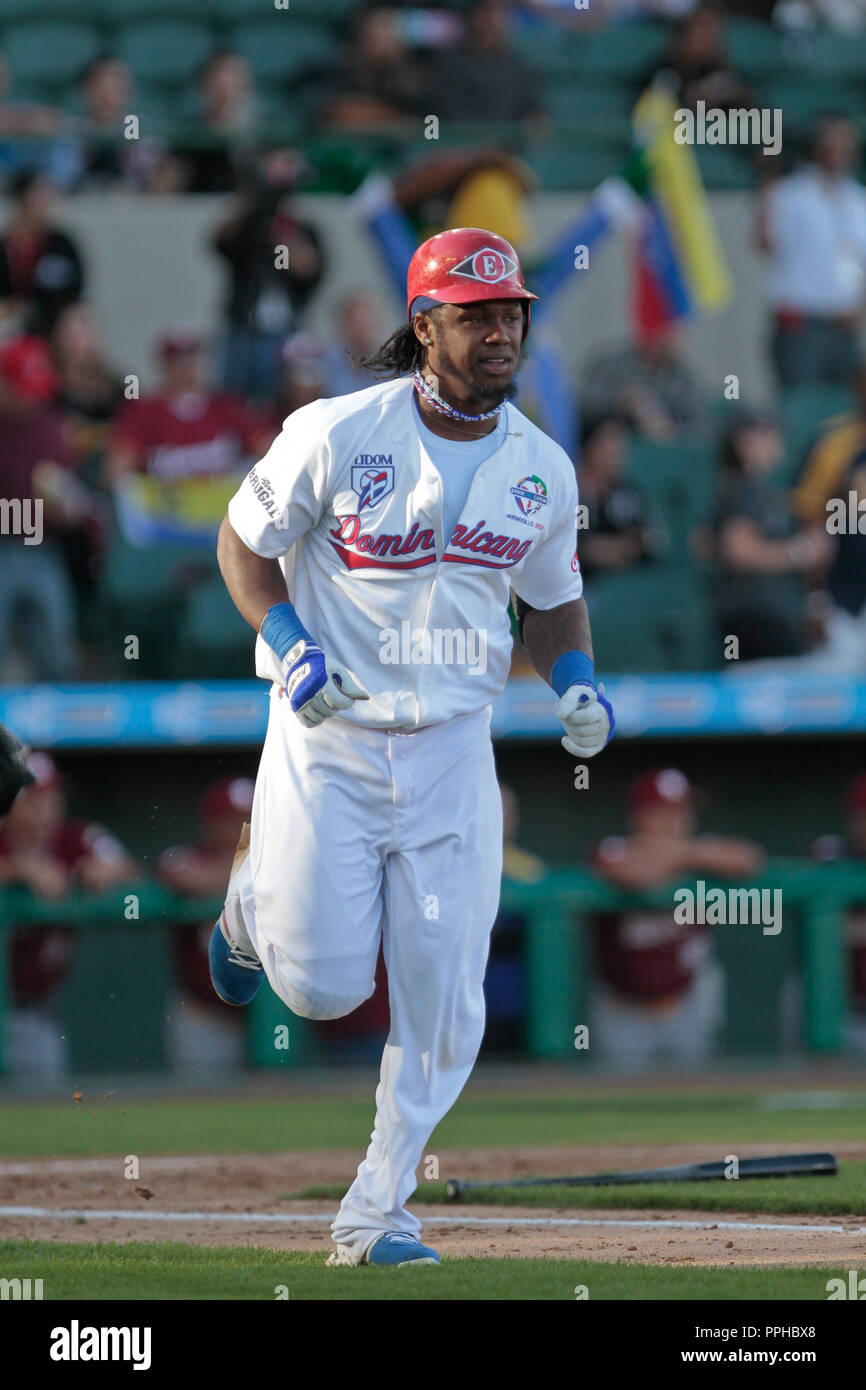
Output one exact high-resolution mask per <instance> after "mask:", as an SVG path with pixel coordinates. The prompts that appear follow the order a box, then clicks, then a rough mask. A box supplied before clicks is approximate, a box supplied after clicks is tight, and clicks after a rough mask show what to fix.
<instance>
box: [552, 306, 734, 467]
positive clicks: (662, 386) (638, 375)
mask: <svg viewBox="0 0 866 1390" xmlns="http://www.w3.org/2000/svg"><path fill="white" fill-rule="evenodd" d="M580 403H581V408H582V409H583V410H584V411H585V412H586V414H588V415H612V414H613V415H621V416H622V417H623V418H624V419H625V420H627V421H628V423H629V424H630V425H631V427H632V429H633V430H634V431H635V432H636V433H637V434H639V435H641V436H643V438H645V439H654V440H657V441H660V442H666V441H668V440H671V439H674V438H675V437H676V436H677V434H679V432H680V431H681V430H693V429H700V428H702V427H704V426H705V425H706V422H707V409H706V402H705V400H704V397H703V393H702V392H701V390H700V388H699V386H698V383H697V381H696V379H695V377H694V375H693V373H692V371H691V368H690V367H689V366H687V364H686V362H685V361H684V353H683V347H682V343H681V335H680V330H679V327H678V325H677V324H676V323H675V322H670V323H667V324H665V325H664V326H663V327H660V328H659V329H658V331H657V332H655V333H654V334H653V335H652V336H651V337H642V338H640V339H638V340H637V341H636V342H634V343H624V344H623V345H622V346H620V347H611V348H607V349H604V348H602V349H601V351H600V352H598V353H595V354H594V355H593V358H592V362H591V363H590V365H589V367H588V368H587V370H586V373H585V375H584V378H583V385H582V387H581V391H580Z"/></svg>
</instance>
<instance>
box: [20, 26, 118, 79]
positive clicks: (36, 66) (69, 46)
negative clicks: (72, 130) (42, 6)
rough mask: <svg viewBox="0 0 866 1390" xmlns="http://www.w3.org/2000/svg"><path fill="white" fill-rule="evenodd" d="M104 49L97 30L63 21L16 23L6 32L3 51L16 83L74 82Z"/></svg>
mask: <svg viewBox="0 0 866 1390" xmlns="http://www.w3.org/2000/svg"><path fill="white" fill-rule="evenodd" d="M100 49H101V43H100V39H99V35H98V34H97V32H96V30H95V29H91V28H90V27H89V26H88V25H86V24H71V23H69V24H67V23H65V22H63V21H61V20H58V21H51V20H46V21H45V22H44V23H38V22H37V23H33V24H12V25H10V26H9V27H8V28H7V29H6V30H5V31H4V34H3V51H4V54H5V56H6V61H7V62H8V64H9V70H10V72H11V73H12V76H13V79H14V80H15V81H16V82H17V81H18V79H19V78H20V80H21V81H22V82H48V83H52V84H60V83H67V84H72V83H74V82H76V81H77V80H78V78H79V76H80V74H81V72H82V70H83V69H84V68H85V67H86V66H87V64H88V63H89V62H90V61H91V60H92V59H93V58H95V57H96V55H97V54H98V53H99V52H100Z"/></svg>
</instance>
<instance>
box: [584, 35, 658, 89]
mask: <svg viewBox="0 0 866 1390" xmlns="http://www.w3.org/2000/svg"><path fill="white" fill-rule="evenodd" d="M669 42H670V30H669V29H668V27H667V25H665V24H623V25H618V26H616V27H614V28H610V29H604V30H602V31H601V32H598V33H595V34H587V35H586V36H582V37H581V44H580V70H581V72H582V73H585V74H586V75H587V76H592V77H619V78H626V79H627V78H631V79H632V80H634V81H638V80H639V79H641V78H642V77H644V76H645V75H647V76H648V75H649V72H650V69H651V68H652V67H653V66H654V65H655V64H657V63H660V62H661V61H662V60H663V59H664V57H665V54H666V53H667V51H668V45H669Z"/></svg>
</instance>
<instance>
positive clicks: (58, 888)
mask: <svg viewBox="0 0 866 1390" xmlns="http://www.w3.org/2000/svg"><path fill="white" fill-rule="evenodd" d="M28 767H29V769H30V771H31V772H32V774H33V776H34V778H35V781H34V783H33V784H32V785H31V786H29V787H26V788H25V789H24V791H22V792H21V794H20V795H19V796H18V798H17V799H16V801H15V802H14V803H13V805H12V809H11V810H10V811H9V814H8V815H7V816H6V817H5V818H4V819H3V820H2V821H0V885H2V884H23V885H24V886H26V887H28V888H29V889H30V890H31V892H32V893H33V894H34V896H35V897H36V898H41V899H43V900H52V899H58V898H62V897H64V896H65V895H66V894H67V893H70V892H72V891H73V890H74V889H76V888H83V889H84V890H85V891H86V892H91V893H102V892H105V890H106V889H108V888H111V887H112V886H113V885H114V884H118V883H125V882H129V881H130V879H132V878H133V877H134V876H135V873H136V866H135V862H134V860H133V859H132V857H131V856H130V855H129V854H128V853H127V851H126V850H125V849H124V848H123V846H122V845H121V844H120V842H119V841H118V840H117V839H116V838H115V837H114V836H113V835H112V834H111V833H110V832H109V831H108V830H106V829H105V828H104V826H101V825H96V824H94V823H93V822H88V821H82V820H70V819H69V818H68V817H67V814H66V793H65V790H64V782H63V778H62V777H61V776H60V773H59V772H58V770H57V767H56V765H55V763H54V760H53V759H52V758H50V757H49V756H48V754H47V753H31V755H30V758H29V760H28ZM74 949H75V943H74V937H73V933H72V931H71V930H70V928H69V927H65V926H55V925H52V926H50V927H27V928H20V929H19V930H17V931H13V932H12V933H11V936H10V962H9V964H10V983H11V1003H12V1007H11V1009H10V1011H9V1014H8V1016H7V1036H6V1058H7V1065H8V1067H9V1070H10V1071H12V1072H19V1073H27V1074H28V1075H30V1076H34V1075H38V1076H40V1077H42V1078H44V1079H48V1080H57V1079H59V1078H60V1077H62V1076H63V1074H64V1072H65V1071H66V1062H67V1056H66V1054H67V1049H66V1045H65V1039H64V1038H63V1037H62V1036H61V1032H60V1028H59V1027H58V1025H57V1023H56V1021H55V1019H54V1017H53V1014H52V1004H53V1002H54V1000H55V997H56V994H57V991H58V990H59V987H60V985H61V984H62V983H63V981H64V980H65V979H66V976H67V975H68V973H69V969H70V965H71V963H72V957H73V953H74Z"/></svg>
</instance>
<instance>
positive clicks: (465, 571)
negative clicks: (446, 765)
mask: <svg viewBox="0 0 866 1390" xmlns="http://www.w3.org/2000/svg"><path fill="white" fill-rule="evenodd" d="M412 396H413V385H412V380H411V378H410V377H401V378H399V379H398V380H396V381H389V382H386V383H384V384H378V385H376V386H371V387H370V388H369V389H368V390H365V391H358V392H355V393H354V394H353V395H349V396H339V397H336V398H335V399H332V400H320V401H315V402H313V403H312V404H311V405H307V406H303V407H302V408H301V409H300V410H297V411H295V413H294V414H292V415H290V416H289V417H288V419H287V420H286V421H285V423H284V425H283V429H282V432H281V434H280V435H279V436H278V438H277V439H276V440H275V442H274V443H273V445H272V446H271V448H270V449H269V451H268V453H267V454H266V455H265V457H264V458H263V459H262V461H261V462H260V463H257V464H256V465H255V467H254V468H253V469H252V470H251V471H250V472H249V474H248V475H247V477H246V478H245V479H244V482H243V483H242V484H241V487H240V488H239V490H238V492H237V493H236V494H235V496H234V497H233V498H232V500H231V502H230V503H229V508H228V515H229V521H230V522H231V525H232V527H233V529H234V530H235V531H236V533H237V534H238V536H239V537H240V538H241V540H242V541H243V542H244V543H245V544H246V545H247V546H249V548H250V549H251V550H253V551H255V552H256V554H258V555H263V556H267V557H269V558H273V559H279V561H280V565H281V568H282V570H283V573H284V575H285V578H286V585H287V589H288V593H289V598H290V599H291V601H292V603H293V604H294V606H295V608H296V610H297V613H298V616H299V618H300V619H301V621H302V622H303V624H304V626H305V627H306V628H307V630H308V632H310V633H311V634H312V636H313V637H314V638H315V640H316V641H317V642H318V643H319V645H320V646H321V647H322V648H323V650H324V652H325V654H326V655H327V656H330V657H333V658H334V659H335V660H337V661H340V662H342V663H343V665H345V666H346V667H347V668H348V669H349V670H350V671H351V672H352V674H353V675H354V676H355V677H356V679H357V680H359V681H360V683H361V684H362V685H363V686H364V687H365V689H366V690H367V691H369V694H370V699H369V700H368V701H358V702H356V703H355V704H353V705H352V706H351V708H350V709H348V710H345V711H341V713H340V716H339V718H341V719H344V720H346V721H348V722H350V723H352V724H360V725H366V726H369V727H373V728H382V729H403V730H411V729H417V728H421V727H425V726H427V725H430V724H436V723H439V722H440V721H442V720H446V719H450V718H452V717H453V716H455V715H460V714H468V713H472V712H474V711H477V710H480V709H482V708H483V707H484V706H485V705H489V704H490V703H491V702H492V701H493V700H494V699H495V697H496V696H497V695H498V694H499V692H500V691H501V690H502V687H503V685H504V684H505V680H506V678H507V675H508V670H509V666H510V655H511V633H510V627H509V622H508V616H507V611H506V610H507V605H508V591H509V586H510V587H511V588H513V589H514V591H515V592H516V593H517V594H518V595H519V596H520V597H521V598H522V599H523V600H524V601H525V602H526V603H528V604H530V605H531V606H532V607H533V608H540V609H547V608H555V607H556V606H557V605H558V604H561V603H566V602H568V601H569V600H571V599H576V598H579V597H580V595H581V593H582V588H583V585H582V580H581V574H580V566H579V564H578V559H577V550H576V537H577V531H576V522H577V516H576V513H577V482H576V479H575V472H574V467H573V465H572V463H571V460H570V459H569V458H568V455H567V454H566V453H565V452H564V451H563V450H562V449H561V448H560V447H559V445H558V444H555V443H554V442H553V440H551V439H549V438H548V437H547V435H545V434H544V433H543V432H542V431H541V430H539V429H538V428H537V427H536V426H535V425H533V424H532V422H531V421H530V420H528V419H527V418H526V416H525V415H523V414H521V412H520V411H519V410H517V409H516V407H515V406H513V405H511V404H510V403H508V404H506V405H504V406H503V410H504V411H505V413H506V417H507V425H508V433H507V435H506V436H505V440H504V443H503V444H502V446H501V447H500V448H499V449H498V450H497V451H496V452H495V453H494V454H492V455H491V457H490V458H488V459H486V460H485V462H483V463H482V464H480V465H479V467H478V470H477V472H476V473H475V476H474V478H473V480H472V483H471V486H470V488H469V494H468V496H467V499H466V503H465V505H464V507H463V511H462V512H461V514H460V517H459V520H458V522H457V524H456V525H455V526H454V528H453V530H452V531H451V534H450V535H449V536H446V535H444V534H443V524H442V479H441V476H440V474H439V472H438V470H437V469H436V467H435V465H434V464H433V462H432V460H431V458H430V456H429V454H428V453H427V451H426V449H425V447H424V444H423V442H422V439H421V436H420V432H419V429H418V426H417V424H416V420H415V410H414V405H413V399H412ZM255 661H256V673H257V674H258V675H260V676H262V677H265V678H266V679H269V680H272V681H277V682H279V683H280V684H282V683H283V681H284V673H283V671H282V669H281V664H280V662H279V660H278V658H277V656H276V654H275V653H274V652H273V651H272V650H271V648H270V647H269V646H268V645H267V643H266V642H265V641H264V640H263V638H262V637H261V636H259V637H258V638H257V639H256V652H255Z"/></svg>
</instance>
